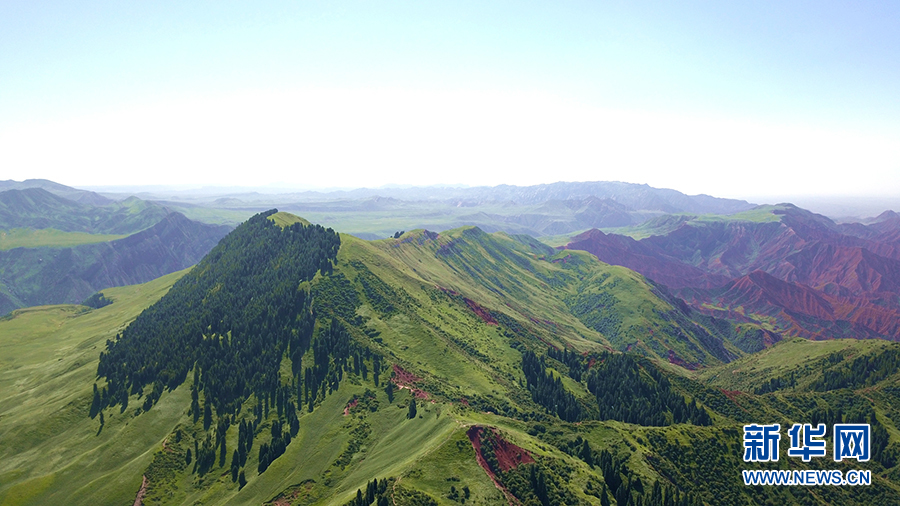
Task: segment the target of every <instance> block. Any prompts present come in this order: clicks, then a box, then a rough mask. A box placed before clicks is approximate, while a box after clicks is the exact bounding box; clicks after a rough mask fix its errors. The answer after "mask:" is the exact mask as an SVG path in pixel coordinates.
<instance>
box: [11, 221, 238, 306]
mask: <svg viewBox="0 0 900 506" xmlns="http://www.w3.org/2000/svg"><path fill="white" fill-rule="evenodd" d="M46 231H47V229H44V230H36V231H34V234H32V235H37V234H40V233H41V232H46ZM228 231H229V227H226V226H214V225H206V224H201V223H197V222H194V221H191V220H188V219H187V218H185V217H184V216H182V215H181V214H179V213H171V214H168V215H166V216H165V217H164V218H162V219H161V220H160V221H159V222H158V223H156V224H155V225H153V226H152V227H150V228H147V229H145V230H142V231H140V232H138V233H136V234H132V235H130V236H127V237H123V238H116V239H115V240H112V241H107V242H95V243H93V244H78V245H74V246H71V247H62V246H61V245H60V244H59V243H57V244H53V245H52V246H44V247H32V248H24V247H21V248H12V249H9V250H6V251H0V314H5V313H8V312H9V311H12V310H13V309H16V308H21V307H26V306H36V305H42V304H60V303H74V302H79V301H82V300H84V299H85V298H87V297H89V296H90V295H91V294H92V293H94V292H96V291H97V290H100V289H103V288H105V287H110V286H124V285H129V284H134V283H141V282H146V281H150V280H151V279H154V278H157V277H159V276H162V275H164V274H168V273H170V272H174V271H178V270H181V269H184V268H186V267H188V266H190V265H193V264H195V263H196V262H197V261H199V260H200V259H201V258H202V257H203V256H204V255H205V254H206V253H207V252H208V251H209V250H210V249H212V247H213V246H215V244H216V243H217V242H218V241H219V239H221V238H222V237H223V236H224V235H225V234H226V233H228ZM59 234H62V233H57V234H48V237H56V238H59ZM68 235H70V234H67V235H64V236H63V237H62V238H63V239H64V238H65V237H67V236H68ZM85 235H87V234H85ZM89 237H90V238H96V237H98V236H96V235H90V236H89ZM114 237H116V236H114Z"/></svg>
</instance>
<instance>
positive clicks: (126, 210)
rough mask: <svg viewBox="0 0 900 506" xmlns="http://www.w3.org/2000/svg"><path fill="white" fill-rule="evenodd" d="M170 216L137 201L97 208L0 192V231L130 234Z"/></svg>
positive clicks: (42, 195) (43, 193) (38, 192)
mask: <svg viewBox="0 0 900 506" xmlns="http://www.w3.org/2000/svg"><path fill="white" fill-rule="evenodd" d="M169 212H170V211H169V210H167V209H166V208H164V207H162V206H160V205H157V204H154V203H152V202H148V201H145V200H141V199H138V198H136V197H131V198H128V199H126V200H123V201H120V202H110V203H107V204H104V205H102V206H97V205H93V204H85V203H79V202H75V201H73V200H69V199H68V198H64V197H60V196H58V195H56V194H54V193H51V192H50V191H47V190H45V189H43V188H26V189H23V190H6V191H2V192H0V229H11V228H36V229H43V228H53V229H56V230H62V231H65V232H89V233H94V234H133V233H135V232H137V231H139V230H143V229H145V228H148V227H150V226H152V225H154V224H155V223H158V222H159V220H161V219H163V218H164V217H165V216H166V215H167V214H169Z"/></svg>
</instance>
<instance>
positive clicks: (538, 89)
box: [0, 0, 900, 198]
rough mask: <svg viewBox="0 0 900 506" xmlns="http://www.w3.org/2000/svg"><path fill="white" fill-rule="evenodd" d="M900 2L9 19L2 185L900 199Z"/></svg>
mask: <svg viewBox="0 0 900 506" xmlns="http://www.w3.org/2000/svg"><path fill="white" fill-rule="evenodd" d="M897 26H900V3H898V2H893V1H885V2H865V1H862V2H849V1H847V2H838V1H809V2H795V1H788V0H780V1H765V0H764V1H757V2H717V1H708V2H701V1H697V2H691V1H687V2H664V1H660V2H645V1H628V2H625V1H622V2H601V1H565V0H562V1H554V2H528V1H521V0H519V1H515V2H513V1H509V2H500V1H487V0H479V1H473V2H468V1H460V2H422V1H417V2H412V1H380V2H372V1H359V2H345V1H334V2H324V1H322V2H319V1H305V2H265V1H258V2H252V3H251V2H227V1H215V2H202V1H197V2H174V1H154V2H103V1H97V2H54V1H45V2H24V1H9V2H2V3H0V179H14V180H22V179H27V178H45V179H51V180H54V181H57V182H60V183H63V184H68V185H72V186H112V185H115V186H122V185H220V186H269V187H276V188H279V187H283V188H286V189H287V188H324V187H363V186H366V187H377V186H381V185H386V184H412V185H428V184H466V185H496V184H516V185H530V184H540V183H550V182H555V181H589V180H590V181H595V180H615V181H627V182H633V183H646V184H650V185H651V186H655V187H665V188H674V189H676V190H679V191H682V192H685V193H688V194H698V193H706V194H710V195H715V196H720V197H735V198H753V197H759V196H780V195H791V196H807V197H812V196H815V197H820V196H826V197H827V196H832V195H850V196H856V197H868V196H873V197H883V196H891V195H897V194H898V193H900V30H897V28H896V27H897Z"/></svg>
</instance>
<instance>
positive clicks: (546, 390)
mask: <svg viewBox="0 0 900 506" xmlns="http://www.w3.org/2000/svg"><path fill="white" fill-rule="evenodd" d="M269 218H270V219H269V220H266V219H255V220H251V222H252V223H251V222H248V224H245V225H244V226H242V227H243V228H239V229H237V230H236V232H235V233H234V234H233V235H232V236H230V237H231V238H230V239H226V240H223V241H222V243H220V245H219V246H218V247H217V248H216V249H214V250H213V251H212V252H211V253H210V255H208V256H207V258H206V259H205V260H204V261H202V262H201V263H200V264H199V265H198V266H196V267H195V268H194V270H193V271H192V272H191V274H190V275H187V276H184V277H183V278H182V281H180V282H179V283H178V284H177V285H175V286H174V288H172V289H171V290H170V291H169V293H168V294H167V295H166V296H165V298H163V299H162V300H161V302H160V303H159V304H158V305H157V306H154V307H155V309H153V310H151V311H147V312H146V313H144V315H143V316H141V317H140V318H139V319H138V323H135V324H134V325H132V326H131V327H130V330H129V331H127V332H124V333H123V337H121V338H120V339H119V340H116V342H114V343H111V344H109V345H108V346H104V344H103V343H105V342H106V339H109V338H111V337H113V336H115V335H116V334H120V333H122V329H123V328H124V327H125V326H126V325H128V323H129V322H130V321H131V320H132V319H134V318H135V316H136V315H137V313H138V312H140V310H141V309H142V308H144V307H147V306H149V305H150V304H151V303H153V302H154V301H155V300H156V299H159V298H160V296H162V293H163V292H164V291H165V290H166V289H167V288H168V287H170V286H172V284H173V282H174V278H175V277H176V276H171V277H169V278H163V279H160V280H158V281H156V282H154V283H150V284H147V285H140V286H137V287H128V288H121V289H115V290H104V293H105V294H106V295H107V296H108V297H110V298H112V299H114V301H115V302H114V303H113V304H111V305H109V306H106V307H103V308H101V309H98V310H92V311H88V310H86V309H85V308H83V307H78V306H63V307H50V308H36V309H34V310H28V311H19V312H16V313H14V314H13V315H12V317H11V318H9V319H7V320H4V321H0V357H2V358H0V360H3V362H2V363H0V364H2V365H0V367H2V369H0V371H2V374H0V386H2V390H0V391H2V392H3V394H2V395H3V396H4V397H2V398H0V399H2V400H0V448H2V450H0V451H2V452H3V453H0V457H2V458H0V462H2V463H0V504H45V503H48V502H59V501H62V500H63V499H61V498H63V497H65V501H66V502H69V503H71V504H87V503H90V504H92V505H96V504H123V503H129V504H130V503H131V502H133V501H134V498H135V497H136V496H137V494H138V490H139V489H140V488H141V484H142V477H144V478H145V479H146V488H144V490H143V496H142V497H143V503H144V504H148V505H149V504H186V505H187V504H279V505H284V504H334V505H344V504H360V502H354V501H356V497H357V493H358V492H357V490H359V491H360V492H359V494H360V496H362V497H363V498H366V499H367V502H365V504H372V503H375V504H379V503H378V501H387V503H388V504H398V505H403V504H447V505H455V504H517V503H522V504H618V505H620V506H625V505H626V504H636V503H638V502H639V503H640V504H644V505H653V504H667V503H668V504H692V505H693V504H709V505H712V504H766V503H769V504H874V503H875V502H874V501H876V500H877V501H880V502H879V503H880V504H891V503H897V502H900V487H898V484H900V480H898V466H897V463H896V459H895V455H900V451H898V450H900V443H898V442H900V433H898V431H897V427H896V425H895V423H894V421H893V420H897V419H900V418H898V414H897V413H896V408H895V406H900V398H898V392H897V389H896V387H895V386H894V385H895V384H896V380H897V377H896V374H895V373H893V372H890V370H889V369H890V366H891V365H892V364H893V362H892V360H894V358H893V357H894V355H893V353H894V351H892V350H893V348H891V347H890V346H881V345H880V344H877V343H874V344H873V343H858V344H847V345H846V346H844V345H839V344H831V343H829V344H826V345H824V347H823V348H816V346H818V345H819V344H820V343H806V342H795V341H787V342H783V343H779V344H777V345H775V346H773V347H772V348H769V350H771V351H768V350H766V351H762V352H761V353H758V354H748V353H746V352H744V351H742V349H741V347H740V346H744V345H745V344H746V343H745V341H744V340H742V339H750V337H749V336H748V335H747V332H746V331H745V330H746V329H745V330H741V328H738V327H735V326H730V324H728V323H727V322H721V321H713V320H711V319H698V318H697V317H695V315H693V314H692V313H690V312H684V311H683V310H682V309H680V308H679V307H678V302H677V300H675V299H672V298H671V297H669V296H667V295H666V294H665V293H663V292H661V291H659V290H658V289H657V288H656V287H654V286H653V285H652V284H650V283H648V282H647V281H646V280H644V279H643V278H642V277H641V276H639V275H637V274H635V273H633V272H631V271H628V270H627V269H624V268H621V267H612V266H609V265H606V264H603V263H601V262H599V261H597V260H596V259H595V258H593V257H592V256H590V255H588V254H586V253H583V252H577V251H564V252H556V251H554V250H553V249H551V248H548V247H546V246H544V245H542V244H540V243H538V242H537V241H535V240H533V239H531V238H528V237H519V236H509V235H506V234H487V233H484V232H483V231H481V230H479V229H477V228H473V227H468V228H463V229H457V230H452V231H448V232H445V233H441V234H436V233H432V232H428V231H425V230H416V231H411V232H407V233H405V234H404V235H402V236H401V237H399V238H397V239H384V240H378V241H371V242H369V241H363V240H359V239H356V238H353V237H350V236H345V235H344V236H341V237H340V249H339V250H338V251H337V255H336V257H335V258H334V259H333V260H331V259H330V257H327V254H328V253H327V252H328V251H331V250H329V249H328V247H325V248H324V249H322V248H320V249H319V250H320V251H324V252H325V253H321V254H325V255H326V257H324V258H329V260H328V261H321V260H315V262H314V263H313V264H312V265H318V271H316V270H313V271H312V272H313V275H311V276H310V275H307V274H304V275H302V276H300V277H298V278H297V279H298V281H296V283H295V285H296V290H297V295H296V296H297V297H299V299H292V298H291V297H289V295H290V293H287V294H285V293H284V292H283V290H284V289H285V287H284V286H282V285H281V284H279V283H280V281H283V279H282V277H279V276H275V277H274V278H270V277H269V274H270V273H271V272H273V271H275V270H279V269H285V270H290V269H292V268H293V267H292V263H291V262H293V261H295V260H296V258H297V257H296V255H295V253H294V250H293V249H290V248H294V247H295V245H297V244H299V245H300V246H303V243H302V241H301V242H300V243H296V241H294V239H293V238H292V237H293V236H291V237H288V235H290V234H301V233H308V232H309V231H306V230H305V229H306V228H307V227H305V223H304V222H303V221H301V220H300V219H299V218H294V217H291V216H290V215H287V214H284V213H278V214H274V215H272V216H270V217H269ZM275 226H278V228H274V227H275ZM316 234H324V235H321V237H325V238H327V237H330V236H329V235H328V234H329V232H328V231H324V232H323V231H321V230H319V231H318V232H316ZM310 237H320V236H319V235H313V236H310ZM314 240H316V241H323V244H326V245H327V244H329V243H328V241H329V240H330V239H314ZM282 244H284V245H285V246H280V245H282ZM282 247H283V248H285V249H280V248H282ZM297 251H299V250H297ZM315 251H318V250H313V252H312V253H309V258H310V259H314V258H315V255H318V254H320V253H315ZM251 260H252V261H251ZM291 272H293V271H291ZM179 275H182V273H179ZM271 279H276V280H279V283H272V282H271ZM299 280H302V281H299ZM285 286H286V285H285ZM267 287H268V290H269V291H271V292H272V293H271V294H270V293H267V292H266V288H267ZM300 293H303V294H306V293H308V294H309V296H310V297H311V303H310V304H311V305H310V306H306V305H305V304H306V302H304V301H307V300H309V299H306V295H302V296H300V295H299V294H300ZM251 294H252V295H253V298H250V295H251ZM242 295H243V298H242ZM279 297H287V298H279ZM280 300H288V301H290V300H293V301H295V302H296V301H297V300H299V301H300V302H296V306H294V307H293V308H290V309H288V308H286V307H285V306H279V305H278V304H280V302H278V301H280ZM172 301H176V302H177V303H174V304H173V303H172ZM235 315H240V318H238V319H235ZM311 318H312V319H311ZM310 321H312V322H314V323H313V327H312V328H307V327H305V326H304V325H305V323H304V322H310ZM195 325H196V326H195ZM182 326H187V327H188V328H190V329H193V330H192V331H189V332H181V330H180V328H181V327H182ZM307 331H308V332H309V334H308V335H307V334H306V332H307ZM742 332H743V333H742ZM182 334H183V336H184V341H181V340H178V339H174V338H173V339H172V340H169V341H166V342H167V343H168V344H167V346H168V348H167V349H165V350H162V349H154V348H153V343H158V342H162V341H161V340H165V339H169V338H170V337H173V336H181V335H182ZM244 343H248V344H249V345H250V346H257V348H253V349H255V350H256V351H255V352H254V353H255V354H256V355H258V356H268V355H267V354H268V353H270V352H271V350H279V351H278V353H279V355H278V357H279V360H278V361H276V362H274V367H275V369H274V371H271V370H268V369H265V367H267V366H264V365H259V366H258V367H260V368H259V369H245V367H246V365H245V364H237V365H235V366H234V368H233V369H231V370H222V369H220V366H221V364H227V363H230V362H228V360H230V357H231V356H232V354H238V353H242V351H241V350H243V348H242V346H244ZM278 343H284V344H283V345H279V344H278ZM835 343H837V342H835ZM739 345H740V346H739ZM278 346H283V348H279V347H278ZM744 347H746V346H744ZM173 350H174V352H175V353H176V354H183V353H190V354H196V355H191V356H192V357H195V362H192V363H191V364H192V367H193V369H189V370H188V371H187V373H186V374H184V375H183V376H180V375H179V373H178V371H177V370H176V369H175V368H174V366H173V367H171V368H170V367H167V364H169V362H165V361H164V362H160V357H162V356H164V355H165V353H169V352H171V351H173ZM621 351H631V352H635V353H625V354H623V353H620V352H621ZM101 352H104V354H105V357H106V358H104V359H103V362H104V363H107V362H108V364H107V366H101V368H100V369H101V371H102V373H103V377H102V378H101V379H100V380H99V381H97V384H98V387H99V388H100V390H101V391H103V392H104V393H103V394H102V396H103V397H104V398H105V396H106V395H107V393H106V390H105V389H106V388H107V387H109V388H110V393H109V395H110V396H113V397H115V398H113V399H109V398H106V399H105V401H104V402H103V403H101V404H102V405H101V406H100V407H101V408H102V409H99V411H100V413H102V415H103V416H104V417H105V418H104V420H105V425H104V427H103V429H102V430H100V431H99V434H98V429H100V423H99V416H97V417H94V418H91V417H90V415H91V412H92V411H94V409H95V406H94V405H92V396H93V394H92V390H93V383H94V381H95V379H96V376H95V374H94V373H95V372H96V371H97V370H98V369H97V365H98V358H99V356H100V353H101ZM125 352H127V353H125ZM835 352H840V354H835ZM121 356H127V357H128V358H127V360H126V361H118V360H120V358H119V357H121ZM732 357H740V358H738V359H737V360H735V361H732V362H730V363H724V362H726V361H727V360H729V359H730V358H732ZM860 357H871V358H870V359H866V360H869V361H866V362H865V364H864V365H867V364H870V363H871V364H872V368H873V370H874V371H881V372H877V374H874V375H870V379H866V377H861V376H860V375H859V374H856V373H857V371H859V370H860V367H861V366H860V365H859V364H860V362H858V360H860ZM192 360H194V358H192ZM823 360H825V361H827V367H820V366H821V365H822V361H823ZM173 363H174V362H173ZM76 364H77V365H76ZM678 364H682V365H688V366H691V367H699V369H698V370H696V371H691V370H688V369H685V368H683V367H681V366H680V365H678ZM160 365H161V366H162V367H160ZM122 368H125V369H122ZM865 368H866V367H862V369H865ZM235 370H239V371H244V370H246V371H248V372H249V373H253V375H252V376H251V375H248V376H241V375H235V374H233V373H234V372H235ZM110 371H117V372H116V373H115V374H112V373H111V372H110ZM742 371H751V372H750V373H747V374H744V373H742ZM790 371H806V372H805V373H804V375H803V376H802V378H796V377H795V379H794V381H793V383H792V384H791V385H790V387H784V385H783V384H782V383H779V382H776V383H773V382H772V379H774V378H782V379H784V381H785V382H787V381H788V379H786V378H785V375H786V374H788V375H789V373H790ZM828 371H831V372H828ZM125 372H127V375H125V376H122V375H120V373H122V374H124V373H125ZM270 373H274V376H272V377H274V378H275V382H274V383H267V382H266V381H261V378H267V377H269V376H266V375H267V374H270ZM107 377H110V379H109V381H107ZM113 378H115V379H113ZM223 378H230V379H231V380H233V383H223V381H222V379H223ZM319 378H322V379H319ZM788 378H789V376H788ZM820 380H821V381H820ZM122 381H126V383H124V384H123V383H121V382H122ZM116 385H120V386H121V385H125V386H127V387H128V388H127V390H123V391H124V392H125V394H126V398H127V401H125V402H123V399H121V398H120V397H118V394H117V393H115V392H118V391H119V390H118V387H117V386H116ZM224 385H231V386H232V387H234V388H233V389H232V390H227V391H226V390H224V388H225V387H224ZM241 385H244V386H243V387H240V386H241ZM229 388H231V387H229ZM231 391H235V392H238V399H239V401H240V402H239V403H238V404H237V405H234V404H230V403H229V401H228V399H230V398H231V397H229V395H231V394H228V393H227V392H231ZM7 392H12V393H7ZM193 396H195V397H193ZM192 397H193V399H192ZM217 400H218V401H217ZM126 402H127V404H126ZM217 402H218V403H217ZM413 402H415V410H414V409H413V407H412V404H413ZM123 405H127V407H122V406H123ZM102 406H106V407H102ZM562 407H564V408H565V410H563V409H561V408H562ZM826 408H831V409H832V411H831V413H830V414H828V412H827V409H826ZM820 412H821V413H820ZM835 412H838V413H840V416H842V417H843V418H842V419H841V420H842V421H843V420H846V421H851V420H855V419H856V418H854V417H858V416H863V417H869V416H870V417H871V419H872V420H874V423H876V424H877V425H878V426H879V427H880V429H879V430H880V431H881V432H879V434H881V435H884V434H886V436H884V437H882V436H881V435H879V436H878V438H880V439H878V445H879V446H878V448H879V453H878V456H877V458H875V459H873V461H872V462H869V463H860V464H859V465H854V466H853V467H852V468H862V469H871V470H872V471H873V477H874V483H873V485H871V486H868V487H817V488H806V487H746V486H744V485H743V484H742V483H741V482H740V470H741V469H746V468H751V469H752V468H770V467H772V466H770V465H760V466H759V467H756V466H751V465H748V464H746V463H744V462H743V461H742V459H741V455H742V448H741V426H742V425H743V424H746V423H782V424H783V426H784V424H789V423H792V422H793V421H801V422H805V421H811V420H810V418H811V417H813V416H820V415H821V416H826V415H827V416H831V417H832V418H834V416H835ZM207 413H208V415H207ZM207 416H208V418H207ZM563 416H565V417H566V418H567V419H570V421H564V420H563V419H562V418H561V417H563ZM35 421H40V422H43V423H35ZM242 427H250V429H248V430H249V431H250V438H249V439H250V440H251V441H252V446H251V447H250V449H249V450H247V448H246V444H247V443H246V441H247V437H246V433H245V432H244V431H245V429H244V428H242ZM787 439H788V438H787V437H782V446H783V449H782V454H783V457H782V460H781V461H780V462H779V463H777V466H781V467H783V468H788V467H790V468H794V469H818V468H834V467H836V468H839V469H846V468H847V467H848V466H847V465H845V464H835V463H834V462H831V461H830V460H818V461H813V462H811V463H808V464H805V463H802V462H800V461H799V460H798V459H788V458H786V456H785V455H784V453H785V451H786V447H785V446H784V444H786V442H787ZM285 441H287V442H286V443H285ZM279 445H280V446H279ZM275 447H279V448H281V449H282V451H283V453H280V454H275V456H274V457H271V456H270V455H272V454H270V453H269V451H270V449H271V448H275ZM223 448H224V450H223ZM264 448H265V451H264ZM245 450H246V452H245V455H246V460H243V459H240V452H242V451H245ZM188 455H190V458H189V457H188ZM263 463H267V465H262V464H263ZM239 476H240V477H242V478H239ZM376 479H377V481H378V483H380V484H381V486H382V487H384V488H383V489H378V487H374V488H373V484H374V483H375V482H374V481H373V480H376ZM242 481H245V482H246V484H245V485H243V486H242ZM367 487H368V488H369V489H370V490H372V495H371V496H370V497H371V500H368V498H367V497H366V491H367ZM666 498H668V501H667V499H666Z"/></svg>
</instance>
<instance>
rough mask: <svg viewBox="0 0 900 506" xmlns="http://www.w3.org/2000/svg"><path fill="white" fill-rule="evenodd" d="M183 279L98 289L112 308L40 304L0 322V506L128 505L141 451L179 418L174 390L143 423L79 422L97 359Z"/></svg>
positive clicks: (126, 418)
mask: <svg viewBox="0 0 900 506" xmlns="http://www.w3.org/2000/svg"><path fill="white" fill-rule="evenodd" d="M185 272H186V271H181V272H176V273H173V274H169V275H167V276H163V277H162V278H159V279H157V280H154V281H152V282H149V283H146V284H143V285H134V286H128V287H122V288H111V289H107V290H104V294H106V296H107V297H108V298H110V299H112V300H113V301H114V302H113V303H112V304H111V305H108V306H106V307H103V308H101V309H95V310H91V309H89V308H86V307H84V306H72V305H66V306H41V307H34V308H28V309H23V310H18V311H15V312H14V313H13V314H11V315H10V316H8V317H6V318H4V319H2V320H0V504H4V505H6V504H10V505H17V504H48V503H53V502H56V503H64V502H65V503H91V504H124V503H126V502H128V501H129V500H131V501H133V499H134V495H135V493H136V492H137V488H138V487H139V486H140V475H141V473H142V472H143V470H144V469H145V468H146V467H147V465H149V463H150V462H151V459H152V451H150V449H151V448H153V447H154V446H155V445H158V444H160V442H161V441H162V440H163V439H164V438H165V437H166V436H167V435H168V434H169V433H170V432H171V431H172V429H173V428H174V426H175V423H176V421H177V420H178V418H179V416H180V415H181V413H182V412H183V411H184V407H183V406H182V405H181V404H182V403H183V401H184V397H183V392H175V393H174V394H173V395H171V396H168V398H167V399H164V402H162V403H160V406H159V410H158V411H157V412H155V413H148V414H147V415H145V416H143V417H134V416H133V413H130V412H128V413H119V412H118V410H109V411H108V412H107V413H106V414H105V425H104V427H103V428H102V430H100V424H99V422H98V420H96V419H94V420H92V419H90V418H89V417H88V416H87V415H88V408H89V406H90V395H91V389H92V385H93V383H94V379H95V377H96V372H97V360H98V357H99V354H100V351H101V350H102V349H103V348H104V346H105V344H104V343H105V342H106V340H107V339H112V338H114V337H115V335H116V333H118V332H120V331H121V330H122V328H123V327H124V326H125V325H127V324H128V323H129V322H130V321H131V320H133V319H134V317H136V316H137V315H138V314H139V313H140V312H141V311H142V310H143V309H144V308H146V307H147V306H149V305H150V304H152V303H153V302H155V301H156V300H158V299H159V298H160V297H161V296H162V295H163V294H164V293H166V291H167V290H168V289H169V288H170V287H171V286H172V284H173V283H174V282H175V281H176V280H177V279H178V278H180V277H181V276H182V275H184V273H185ZM135 476H137V477H138V481H137V482H135V480H134V478H135Z"/></svg>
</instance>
